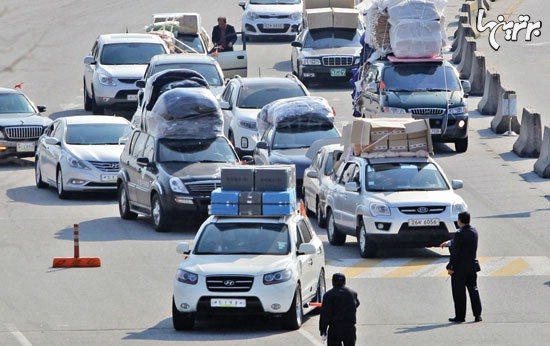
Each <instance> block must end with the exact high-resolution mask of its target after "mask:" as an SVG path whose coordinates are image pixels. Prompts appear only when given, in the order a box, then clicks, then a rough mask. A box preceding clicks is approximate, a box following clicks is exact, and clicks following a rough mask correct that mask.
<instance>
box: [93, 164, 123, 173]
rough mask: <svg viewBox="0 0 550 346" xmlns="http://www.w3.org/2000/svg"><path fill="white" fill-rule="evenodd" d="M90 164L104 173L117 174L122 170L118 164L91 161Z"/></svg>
mask: <svg viewBox="0 0 550 346" xmlns="http://www.w3.org/2000/svg"><path fill="white" fill-rule="evenodd" d="M90 163H91V164H92V165H94V167H95V168H97V169H99V170H100V171H103V172H111V173H116V172H118V171H119V170H120V164H119V163H118V162H101V161H90Z"/></svg>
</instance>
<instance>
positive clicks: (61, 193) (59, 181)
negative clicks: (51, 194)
mask: <svg viewBox="0 0 550 346" xmlns="http://www.w3.org/2000/svg"><path fill="white" fill-rule="evenodd" d="M56 187H57V196H58V197H59V199H69V198H70V197H71V194H70V193H69V192H67V190H65V187H64V186H63V172H62V171H61V168H59V169H58V170H57V174H56Z"/></svg>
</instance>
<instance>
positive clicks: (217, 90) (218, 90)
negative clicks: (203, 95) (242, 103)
mask: <svg viewBox="0 0 550 346" xmlns="http://www.w3.org/2000/svg"><path fill="white" fill-rule="evenodd" d="M223 88H224V86H223V85H221V86H212V85H210V91H212V94H214V96H216V98H219V96H220V95H221V94H222V92H223Z"/></svg>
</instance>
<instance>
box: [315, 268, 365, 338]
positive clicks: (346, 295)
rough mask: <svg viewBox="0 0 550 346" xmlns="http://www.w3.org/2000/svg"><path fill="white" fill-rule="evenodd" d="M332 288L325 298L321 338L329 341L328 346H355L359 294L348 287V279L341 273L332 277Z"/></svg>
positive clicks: (320, 321) (320, 320)
mask: <svg viewBox="0 0 550 346" xmlns="http://www.w3.org/2000/svg"><path fill="white" fill-rule="evenodd" d="M332 286H333V288H332V289H331V290H329V291H327V293H325V295H324V296H323V303H322V306H321V317H320V319H319V330H320V332H321V338H322V339H323V341H325V340H327V339H328V346H341V345H344V346H354V345H355V340H356V331H355V323H356V322H357V320H356V312H357V307H358V306H359V299H358V298H357V292H355V291H354V290H352V289H351V288H349V287H347V286H346V277H345V275H344V274H341V273H335V274H333V275H332ZM327 329H328V338H327Z"/></svg>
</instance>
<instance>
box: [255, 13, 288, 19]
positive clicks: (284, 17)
mask: <svg viewBox="0 0 550 346" xmlns="http://www.w3.org/2000/svg"><path fill="white" fill-rule="evenodd" d="M258 18H261V19H288V18H290V16H289V15H286V14H275V15H269V14H261V15H259V16H258Z"/></svg>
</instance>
